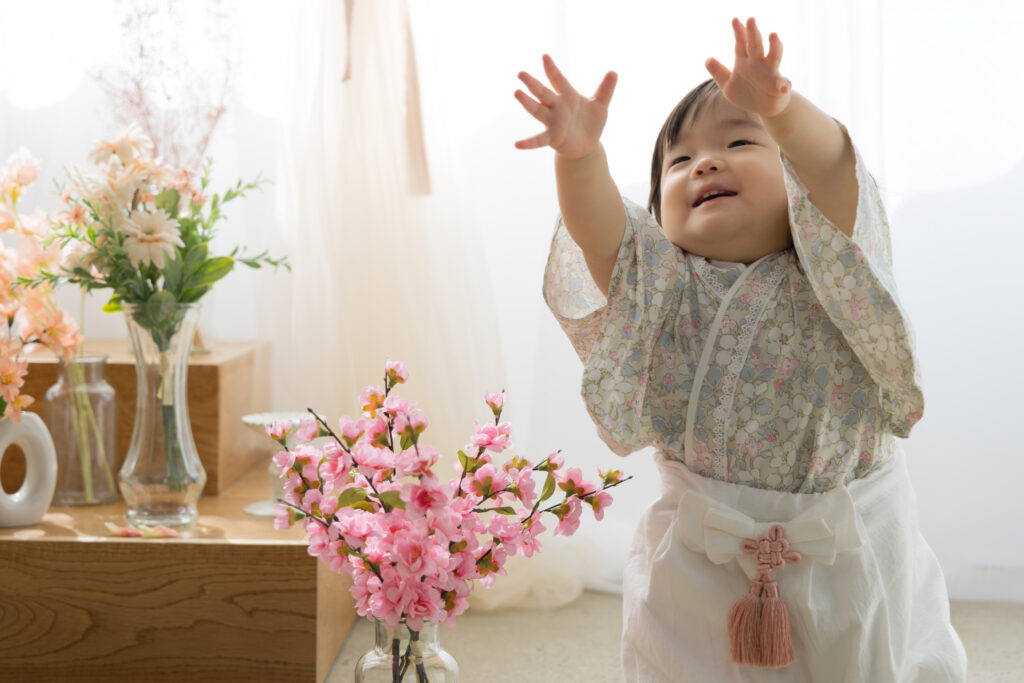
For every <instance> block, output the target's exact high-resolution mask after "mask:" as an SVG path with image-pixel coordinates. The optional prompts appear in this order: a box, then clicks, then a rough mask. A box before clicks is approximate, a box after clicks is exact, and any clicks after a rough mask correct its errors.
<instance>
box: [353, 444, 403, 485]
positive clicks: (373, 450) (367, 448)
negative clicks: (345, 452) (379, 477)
mask: <svg viewBox="0 0 1024 683" xmlns="http://www.w3.org/2000/svg"><path fill="white" fill-rule="evenodd" d="M352 459H353V460H354V461H355V464H356V467H358V468H359V473H360V474H362V475H363V476H364V477H366V478H367V479H373V478H374V475H375V474H376V473H377V472H378V471H379V470H383V469H388V468H390V467H392V466H394V454H393V453H392V452H391V451H389V450H387V449H385V448H377V447H376V446H373V445H372V444H368V443H366V442H365V441H361V442H359V443H357V444H356V445H355V447H354V448H353V449H352Z"/></svg>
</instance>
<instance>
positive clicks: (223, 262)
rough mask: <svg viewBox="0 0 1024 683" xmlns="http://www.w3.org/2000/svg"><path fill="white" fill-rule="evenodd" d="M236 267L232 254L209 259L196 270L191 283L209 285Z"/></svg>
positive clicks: (191, 284) (200, 285) (196, 285)
mask: <svg viewBox="0 0 1024 683" xmlns="http://www.w3.org/2000/svg"><path fill="white" fill-rule="evenodd" d="M234 267H235V260H234V259H233V258H231V257H230V256H218V257H216V258H212V259H207V261H206V262H205V263H204V264H203V265H201V266H200V267H199V270H198V271H196V274H195V277H194V278H193V279H192V281H191V282H190V283H189V285H190V286H191V287H209V286H210V285H212V284H213V283H214V282H216V281H217V280H219V279H221V278H222V277H224V276H225V275H227V274H228V273H230V272H231V269H232V268H234Z"/></svg>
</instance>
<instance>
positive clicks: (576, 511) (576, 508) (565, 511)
mask: <svg viewBox="0 0 1024 683" xmlns="http://www.w3.org/2000/svg"><path fill="white" fill-rule="evenodd" d="M582 511H583V508H582V506H581V505H580V499H579V498H577V497H575V496H573V497H572V498H569V499H568V500H566V501H565V502H564V503H562V504H561V505H559V506H558V507H557V508H555V509H554V510H553V511H552V512H554V513H555V515H557V516H558V526H556V527H555V530H554V531H553V532H552V533H554V535H555V536H560V535H561V536H572V535H573V534H574V533H576V530H577V529H578V528H579V527H580V513H581V512H582Z"/></svg>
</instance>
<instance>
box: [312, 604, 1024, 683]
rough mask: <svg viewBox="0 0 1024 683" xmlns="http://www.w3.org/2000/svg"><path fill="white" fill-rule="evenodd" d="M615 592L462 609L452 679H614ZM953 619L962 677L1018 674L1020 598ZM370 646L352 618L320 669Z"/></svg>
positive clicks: (1023, 615)
mask: <svg viewBox="0 0 1024 683" xmlns="http://www.w3.org/2000/svg"><path fill="white" fill-rule="evenodd" d="M621 608H622V603H621V598H620V597H619V596H617V595H602V594H598V593H584V594H583V597H582V598H580V599H579V600H577V601H575V602H573V603H571V604H570V605H568V606H566V607H563V608H562V609H559V610H555V611H552V612H528V611H523V610H502V611H495V612H477V613H472V612H467V613H466V614H464V615H463V616H461V617H459V620H458V626H457V627H456V628H455V629H449V628H446V627H443V626H442V627H441V628H440V629H439V631H440V638H441V644H442V646H443V647H444V648H445V649H446V650H448V651H449V652H450V653H451V654H452V656H454V657H455V659H456V660H457V661H458V662H459V667H460V669H461V675H460V677H459V681H460V683H478V682H481V681H484V682H487V683H506V682H507V683H513V682H514V683H524V682H527V683H533V682H534V681H537V682H538V683H547V682H548V681H552V682H556V683H576V682H577V681H579V682H581V683H582V682H586V683H622V680H623V679H622V669H621V667H620V665H619V634H620V633H621V630H622V617H621ZM952 613H953V625H954V626H955V627H956V629H957V632H958V633H959V634H960V637H961V638H962V639H963V641H964V647H965V648H966V649H967V656H968V658H969V660H970V667H969V673H968V678H967V680H968V681H969V682H970V683H1021V682H1022V681H1024V605H1018V604H1001V603H981V602H955V603H953V607H952ZM372 646H373V627H372V625H371V624H370V623H369V622H368V621H366V620H365V619H363V620H360V621H359V622H357V624H356V626H355V628H354V629H353V630H352V633H351V634H350V635H349V637H348V640H347V641H346V642H345V646H344V647H343V648H342V651H341V652H340V653H339V655H338V659H337V660H336V661H335V664H334V668H333V669H332V670H331V674H330V676H328V678H327V681H328V683H349V682H350V681H352V678H353V672H354V670H355V663H356V660H357V659H359V657H360V656H361V655H362V653H363V652H364V651H366V650H367V649H369V648H370V647H372Z"/></svg>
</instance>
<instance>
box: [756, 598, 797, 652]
mask: <svg viewBox="0 0 1024 683" xmlns="http://www.w3.org/2000/svg"><path fill="white" fill-rule="evenodd" d="M764 592H765V598H764V606H763V607H762V608H761V634H760V635H761V643H760V645H761V659H760V666H763V667H767V668H770V669H778V668H781V667H784V666H788V665H790V664H792V663H793V662H795V661H796V654H795V653H794V652H793V632H792V627H791V626H790V623H789V609H788V608H787V607H786V603H785V602H783V601H782V598H780V597H779V584H777V583H776V582H775V581H773V580H772V579H770V578H768V579H767V580H766V581H765V582H764Z"/></svg>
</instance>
